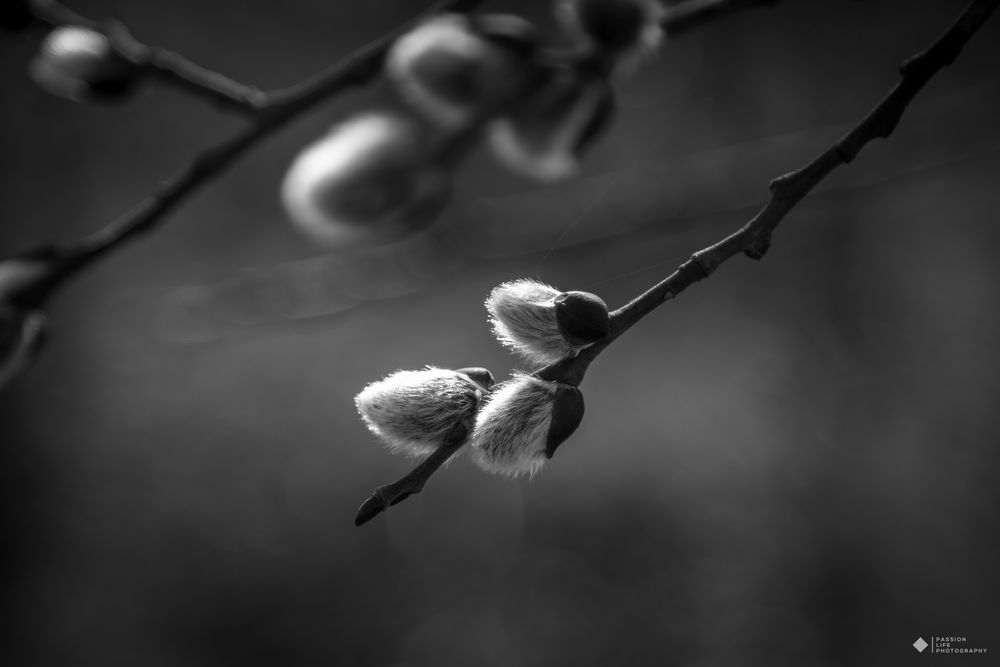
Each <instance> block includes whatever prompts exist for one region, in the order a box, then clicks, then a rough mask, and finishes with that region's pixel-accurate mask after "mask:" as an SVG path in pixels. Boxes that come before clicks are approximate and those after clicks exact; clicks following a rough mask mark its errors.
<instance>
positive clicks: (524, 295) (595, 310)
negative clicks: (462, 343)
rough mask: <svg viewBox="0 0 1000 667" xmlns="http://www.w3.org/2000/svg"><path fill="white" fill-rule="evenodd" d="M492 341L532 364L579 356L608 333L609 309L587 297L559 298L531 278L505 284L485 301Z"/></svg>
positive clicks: (564, 295)
mask: <svg viewBox="0 0 1000 667" xmlns="http://www.w3.org/2000/svg"><path fill="white" fill-rule="evenodd" d="M486 310H487V311H489V314H490V325H491V327H492V328H493V335H494V336H495V337H496V339H497V340H498V341H500V343H501V344H503V345H504V346H505V347H508V348H510V349H511V350H512V351H513V352H515V353H516V354H519V355H520V356H522V357H524V358H525V359H526V360H528V361H529V362H531V363H532V364H536V365H538V366H544V365H545V364H550V363H552V362H554V361H558V360H560V359H563V358H565V357H569V356H572V355H574V354H576V353H577V352H578V351H579V350H581V349H582V348H584V347H586V346H587V345H590V344H591V343H593V342H595V341H597V340H600V339H601V338H603V337H604V336H606V335H607V333H608V331H609V329H610V321H609V319H608V309H607V306H605V305H604V302H603V301H601V299H600V298H599V297H597V296H595V295H593V294H589V293H588V292H560V291H559V290H557V289H556V288H554V287H551V286H549V285H546V284H545V283H540V282H538V281H535V280H531V279H529V278H522V279H520V280H514V281H511V282H507V283H503V284H501V285H499V286H497V287H495V288H493V291H492V292H490V295H489V296H488V297H486Z"/></svg>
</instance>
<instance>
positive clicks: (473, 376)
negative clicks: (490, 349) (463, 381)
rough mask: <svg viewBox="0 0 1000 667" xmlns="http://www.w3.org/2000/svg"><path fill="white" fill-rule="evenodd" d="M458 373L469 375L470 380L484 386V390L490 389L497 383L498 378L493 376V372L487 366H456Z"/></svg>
mask: <svg viewBox="0 0 1000 667" xmlns="http://www.w3.org/2000/svg"><path fill="white" fill-rule="evenodd" d="M455 372H456V373H462V374H463V375H466V376H468V378H469V379H470V380H472V381H473V382H475V383H476V384H478V385H479V386H480V387H482V389H483V391H489V390H490V389H492V388H493V385H494V384H496V380H495V379H494V378H493V373H490V371H489V370H488V369H486V368H479V367H470V368H456V369H455Z"/></svg>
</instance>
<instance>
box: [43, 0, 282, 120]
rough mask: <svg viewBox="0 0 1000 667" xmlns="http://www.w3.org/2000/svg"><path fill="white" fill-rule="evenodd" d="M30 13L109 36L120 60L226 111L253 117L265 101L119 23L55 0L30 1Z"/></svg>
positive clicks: (253, 91)
mask: <svg viewBox="0 0 1000 667" xmlns="http://www.w3.org/2000/svg"><path fill="white" fill-rule="evenodd" d="M31 12H32V15H33V17H34V19H35V22H36V23H38V24H40V25H42V26H44V27H46V28H58V27H61V26H81V27H84V28H89V29H91V30H96V31H98V32H101V33H103V34H104V35H106V36H107V37H108V40H109V41H110V42H111V46H112V48H113V49H114V50H115V53H116V54H117V55H118V56H119V57H121V58H124V59H125V60H127V61H129V62H131V63H133V64H134V65H136V66H139V67H141V68H143V70H144V71H145V72H146V73H148V74H149V75H150V76H152V77H154V78H156V79H158V80H160V81H163V82H165V83H168V84H172V85H175V86H178V87H179V88H182V89H184V90H185V91H186V92H189V93H192V94H194V95H196V96H198V97H203V98H205V99H207V100H208V101H210V102H212V103H213V104H217V105H219V106H220V107H222V108H225V109H227V110H230V111H236V112H239V113H242V114H248V115H253V114H255V113H257V112H258V111H259V109H260V107H261V106H262V105H263V102H264V100H265V98H266V95H265V94H264V93H263V92H262V91H260V90H259V89H257V88H255V87H253V86H248V85H245V84H242V83H239V82H238V81H234V80H232V79H230V78H228V77H226V76H224V75H222V74H219V73H218V72H213V71H212V70H209V69H206V68H204V67H202V66H201V65H198V64H196V63H194V62H191V61H190V60H188V59H187V58H185V57H184V56H182V55H180V54H179V53H175V52H173V51H169V50H167V49H162V48H159V47H154V46H149V45H147V44H143V43H142V42H140V41H138V40H137V39H135V38H134V37H133V36H132V35H131V33H129V31H128V30H127V29H126V28H125V26H124V25H123V24H121V23H119V22H118V21H95V20H94V19H90V18H87V17H86V16H83V15H81V14H78V13H77V12H74V11H73V10H71V9H69V8H68V7H66V6H65V5H63V4H61V3H59V2H56V1H55V0H32V2H31Z"/></svg>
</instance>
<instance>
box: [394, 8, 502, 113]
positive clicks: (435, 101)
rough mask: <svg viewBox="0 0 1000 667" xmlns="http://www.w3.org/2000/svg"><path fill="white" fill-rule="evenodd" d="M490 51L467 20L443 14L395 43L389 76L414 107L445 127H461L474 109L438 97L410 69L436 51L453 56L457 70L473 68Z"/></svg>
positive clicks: (489, 47)
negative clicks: (417, 61) (458, 68)
mask: <svg viewBox="0 0 1000 667" xmlns="http://www.w3.org/2000/svg"><path fill="white" fill-rule="evenodd" d="M491 48H492V47H491V46H490V44H489V43H488V42H487V41H486V40H485V39H483V38H482V37H481V36H479V35H477V34H475V33H474V32H473V31H472V30H470V28H469V21H468V19H467V18H466V17H464V16H461V15H459V14H442V15H440V16H436V17H434V18H432V19H430V20H428V21H427V22H425V23H423V24H422V25H419V26H417V27H416V28H414V29H413V30H411V31H410V32H408V33H407V34H405V35H403V36H402V37H400V38H399V39H397V40H396V42H395V43H394V44H393V46H392V48H391V49H390V51H389V53H388V55H387V56H386V74H387V75H388V77H389V79H390V80H391V81H393V82H395V83H396V85H397V87H398V88H399V91H400V93H401V94H402V96H403V97H404V98H406V100H407V101H408V102H409V103H410V104H412V105H413V106H414V107H416V108H417V109H419V110H421V111H423V112H425V113H426V114H427V115H428V116H429V117H430V118H433V119H436V120H438V121H440V122H441V124H443V125H447V126H458V125H462V124H464V123H465V122H466V121H468V120H469V118H470V116H471V115H472V113H473V111H474V109H473V108H471V107H469V106H462V105H460V104H457V103H455V102H453V101H451V100H447V99H443V98H442V97H440V96H438V95H435V94H434V92H433V91H432V90H429V89H428V88H427V87H426V86H424V85H423V84H422V83H421V81H420V80H419V79H417V78H416V77H414V76H413V74H412V72H411V71H410V70H411V67H412V66H413V63H414V62H415V61H416V60H417V59H418V58H420V57H422V56H424V55H425V54H427V53H430V52H432V51H436V52H437V53H440V54H442V55H444V54H447V55H448V56H450V57H451V59H452V61H453V62H454V63H455V66H456V67H459V66H463V65H464V66H465V67H469V68H473V67H475V63H477V62H482V61H483V60H484V59H486V58H488V57H490V50H491ZM470 71H471V70H470Z"/></svg>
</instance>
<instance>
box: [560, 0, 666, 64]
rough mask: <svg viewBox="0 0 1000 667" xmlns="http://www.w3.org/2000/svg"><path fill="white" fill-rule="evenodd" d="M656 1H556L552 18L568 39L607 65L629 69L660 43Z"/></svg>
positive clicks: (660, 11)
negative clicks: (554, 16)
mask: <svg viewBox="0 0 1000 667" xmlns="http://www.w3.org/2000/svg"><path fill="white" fill-rule="evenodd" d="M663 15H664V9H663V6H662V5H661V4H660V2H659V1H658V0H559V1H558V4H557V5H556V16H557V18H558V19H559V21H560V22H561V23H562V25H563V26H564V27H565V29H566V31H567V32H568V33H569V35H570V37H571V38H572V39H573V40H574V41H575V42H576V43H577V44H578V45H579V46H580V47H583V48H586V49H588V50H589V51H591V52H592V54H593V55H594V56H596V57H598V58H600V59H602V60H603V61H605V63H606V64H607V65H608V66H609V67H608V68H609V69H611V68H615V67H617V68H618V69H619V71H621V70H626V71H628V70H631V69H632V68H634V67H635V65H636V64H638V63H639V62H640V61H641V60H642V58H644V57H646V56H648V55H650V54H652V53H653V52H654V51H656V49H657V47H658V46H659V45H660V42H661V41H662V40H663V29H662V28H661V27H660V21H661V20H662V19H663Z"/></svg>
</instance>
